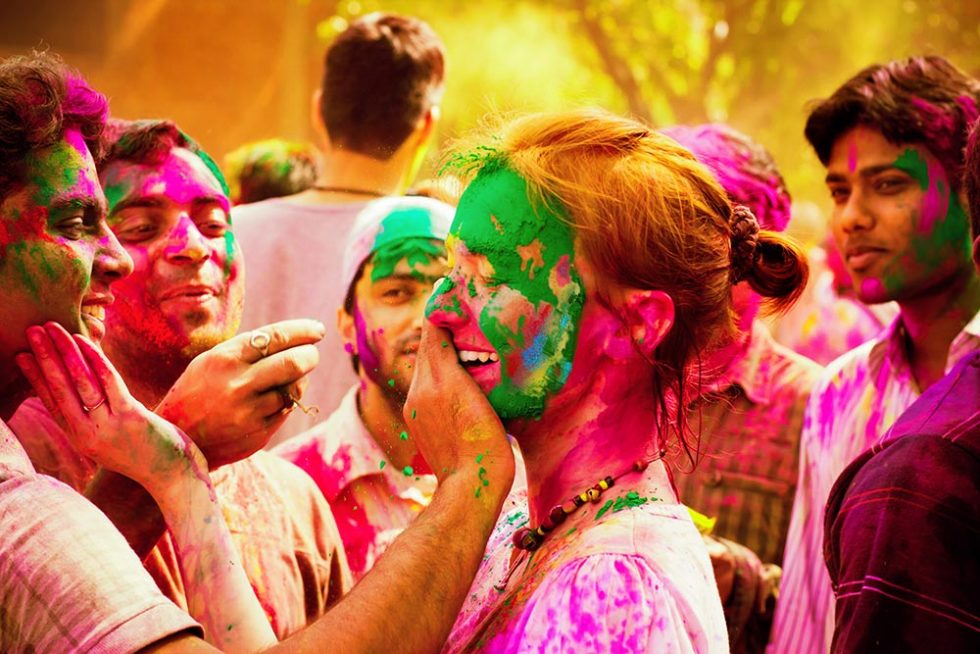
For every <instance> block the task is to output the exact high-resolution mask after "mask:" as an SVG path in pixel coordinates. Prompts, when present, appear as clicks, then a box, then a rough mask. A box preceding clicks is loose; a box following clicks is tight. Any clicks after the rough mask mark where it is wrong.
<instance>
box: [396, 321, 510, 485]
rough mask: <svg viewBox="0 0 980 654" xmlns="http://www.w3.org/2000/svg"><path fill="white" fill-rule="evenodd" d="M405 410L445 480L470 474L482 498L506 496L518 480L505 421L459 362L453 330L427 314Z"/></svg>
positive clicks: (411, 428)
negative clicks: (435, 323)
mask: <svg viewBox="0 0 980 654" xmlns="http://www.w3.org/2000/svg"><path fill="white" fill-rule="evenodd" d="M404 415H405V421H406V423H407V425H408V430H409V432H411V434H412V437H413V438H414V439H415V440H416V442H417V443H418V445H419V449H420V450H421V452H422V455H423V456H424V457H425V460H426V461H427V462H428V463H429V466H430V467H431V468H432V470H433V472H435V473H436V475H437V476H438V477H439V480H440V482H444V481H446V480H447V479H448V478H449V477H454V478H456V479H461V480H463V481H464V482H465V481H467V480H471V481H472V484H465V487H466V488H469V486H472V495H473V497H474V498H476V499H477V500H478V499H480V498H484V499H485V500H486V501H487V502H489V503H490V504H493V502H494V501H503V498H504V497H505V496H506V495H507V492H508V491H509V490H510V487H511V484H512V483H513V480H514V453H513V450H512V449H511V446H510V443H509V442H508V440H507V435H506V431H505V430H504V426H503V424H501V422H500V418H498V417H497V414H496V413H495V412H494V410H493V408H492V407H491V406H490V402H489V401H488V400H487V398H486V396H485V395H484V394H483V391H482V390H481V389H480V387H479V386H478V385H477V384H476V382H475V381H473V379H472V377H470V375H469V373H467V372H466V370H465V369H464V368H463V367H462V366H461V365H460V363H459V359H458V357H457V354H456V349H455V348H454V347H453V343H452V338H451V337H450V335H449V333H448V332H447V331H445V330H443V329H440V328H438V327H436V326H435V325H433V324H432V323H431V322H429V321H428V320H426V321H424V323H423V326H422V340H421V343H420V344H419V351H418V356H417V358H416V365H415V376H414V378H413V380H412V387H411V389H410V390H409V393H408V399H407V401H406V403H405V409H404ZM470 478H471V479H470Z"/></svg>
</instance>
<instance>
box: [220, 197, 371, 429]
mask: <svg viewBox="0 0 980 654" xmlns="http://www.w3.org/2000/svg"><path fill="white" fill-rule="evenodd" d="M368 204H369V203H367V202H354V203H349V204H300V203H298V202H295V201H293V200H290V199H288V198H274V199H271V200H264V201H262V202H255V203H252V204H245V205H240V206H237V207H235V208H234V209H233V210H232V212H231V217H232V229H233V230H234V232H235V238H236V239H237V240H238V243H239V245H241V248H242V253H243V254H244V257H245V269H246V274H245V313H244V315H243V316H242V324H241V329H242V331H244V330H247V329H255V328H257V327H261V326H263V325H267V324H269V323H273V322H279V321H280V320H287V319H290V318H313V319H316V320H319V321H320V322H322V323H323V324H324V325H326V326H327V333H326V335H325V336H324V338H323V340H322V341H321V342H320V343H319V345H318V349H319V350H320V363H319V365H318V366H317V367H316V369H315V370H314V371H313V372H311V373H310V374H309V380H310V383H309V386H308V387H307V389H306V391H305V392H304V393H303V404H304V405H306V406H310V407H314V406H315V407H317V408H318V409H319V413H318V414H312V413H311V414H307V413H304V412H303V411H298V410H297V411H293V412H292V413H291V414H290V416H289V418H288V419H287V420H286V422H285V423H284V424H283V426H282V427H281V428H280V429H279V430H278V431H277V432H276V434H275V436H274V437H273V440H272V441H271V442H270V443H269V447H271V446H273V445H275V444H276V443H278V442H281V441H283V440H286V439H287V438H290V437H292V436H296V435H297V434H299V433H301V432H304V431H307V430H309V429H312V428H313V426H314V425H316V424H317V423H319V422H321V421H323V419H324V418H325V417H326V416H327V415H328V412H329V411H331V410H333V409H334V407H336V406H337V405H338V404H340V401H341V399H343V397H344V393H346V392H347V389H348V388H350V387H351V384H354V383H356V382H357V375H356V374H355V373H354V370H353V368H352V367H351V363H350V355H349V354H347V353H346V352H345V351H344V346H343V342H342V340H341V337H340V333H339V332H338V331H337V330H336V329H335V328H334V325H336V323H337V309H338V308H340V307H341V305H343V303H344V297H345V296H346V294H347V289H346V288H345V287H344V282H343V273H342V264H343V259H344V247H345V245H346V243H347V236H348V234H349V233H350V231H351V228H352V227H353V226H354V221H355V220H356V219H357V215H358V214H359V213H360V212H361V210H363V209H364V208H365V207H367V206H368Z"/></svg>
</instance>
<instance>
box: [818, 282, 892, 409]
mask: <svg viewBox="0 0 980 654" xmlns="http://www.w3.org/2000/svg"><path fill="white" fill-rule="evenodd" d="M884 292H885V285H884V284H882V283H881V280H880V279H865V280H864V281H863V282H861V294H862V295H864V296H872V297H880V296H881V295H883V294H884ZM827 415H829V414H827Z"/></svg>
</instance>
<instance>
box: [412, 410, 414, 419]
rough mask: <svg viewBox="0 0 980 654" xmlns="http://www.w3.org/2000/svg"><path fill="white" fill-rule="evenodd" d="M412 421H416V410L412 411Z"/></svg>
mask: <svg viewBox="0 0 980 654" xmlns="http://www.w3.org/2000/svg"><path fill="white" fill-rule="evenodd" d="M412 420H415V409H412Z"/></svg>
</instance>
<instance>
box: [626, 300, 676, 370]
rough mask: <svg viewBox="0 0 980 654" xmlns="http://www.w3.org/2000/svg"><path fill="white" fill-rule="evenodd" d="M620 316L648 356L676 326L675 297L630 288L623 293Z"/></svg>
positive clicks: (635, 344)
mask: <svg viewBox="0 0 980 654" xmlns="http://www.w3.org/2000/svg"><path fill="white" fill-rule="evenodd" d="M620 315H621V317H622V320H623V323H624V325H625V327H626V330H627V333H628V334H629V338H630V340H631V341H632V345H633V347H635V348H636V349H638V350H639V351H640V352H641V353H642V354H643V356H644V358H646V359H652V358H653V352H654V350H656V349H657V346H658V345H660V343H661V341H663V340H664V337H665V336H666V335H667V332H669V331H670V328H671V327H673V326H674V300H673V299H672V298H671V297H670V296H669V295H667V294H666V293H664V292H663V291H653V290H641V289H629V290H625V291H623V292H622V298H621V304H620Z"/></svg>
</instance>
